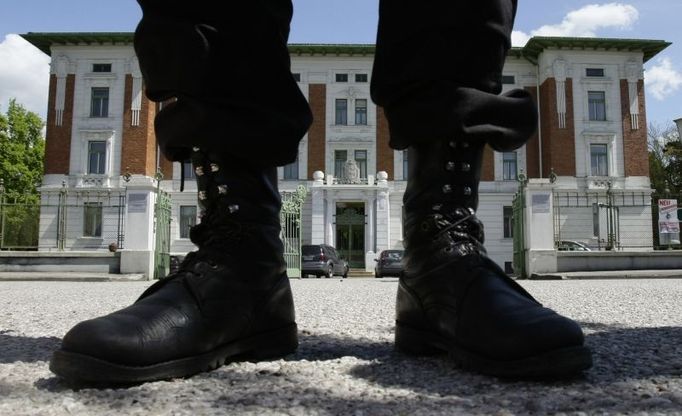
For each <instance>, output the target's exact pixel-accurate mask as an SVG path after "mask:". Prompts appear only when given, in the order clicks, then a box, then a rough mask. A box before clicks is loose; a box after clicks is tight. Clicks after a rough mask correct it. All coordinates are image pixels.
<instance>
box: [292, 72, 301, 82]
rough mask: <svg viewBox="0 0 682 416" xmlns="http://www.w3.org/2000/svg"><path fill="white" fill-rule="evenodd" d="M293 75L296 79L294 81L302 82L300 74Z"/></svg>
mask: <svg viewBox="0 0 682 416" xmlns="http://www.w3.org/2000/svg"><path fill="white" fill-rule="evenodd" d="M291 75H292V76H293V77H294V80H295V81H296V82H301V74H299V73H293V74H291Z"/></svg>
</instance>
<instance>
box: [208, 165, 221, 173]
mask: <svg viewBox="0 0 682 416" xmlns="http://www.w3.org/2000/svg"><path fill="white" fill-rule="evenodd" d="M210 166H211V172H218V171H219V170H220V166H218V164H217V163H211V165H210Z"/></svg>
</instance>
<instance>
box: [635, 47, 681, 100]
mask: <svg viewBox="0 0 682 416" xmlns="http://www.w3.org/2000/svg"><path fill="white" fill-rule="evenodd" d="M644 82H645V83H646V88H647V92H649V93H650V94H651V95H653V96H654V98H656V99H657V100H659V101H660V100H664V99H665V98H666V97H668V96H669V95H672V94H674V93H675V92H677V90H679V89H680V88H682V73H681V72H680V71H678V70H676V69H675V68H674V67H673V64H672V61H671V60H670V58H668V57H663V58H660V59H658V60H656V63H655V64H653V65H652V66H650V67H649V68H648V69H647V70H646V72H645V73H644Z"/></svg>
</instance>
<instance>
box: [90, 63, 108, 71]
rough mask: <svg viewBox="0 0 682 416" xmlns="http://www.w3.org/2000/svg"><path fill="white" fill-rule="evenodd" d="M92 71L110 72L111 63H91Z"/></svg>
mask: <svg viewBox="0 0 682 416" xmlns="http://www.w3.org/2000/svg"><path fill="white" fill-rule="evenodd" d="M92 72H111V64H92Z"/></svg>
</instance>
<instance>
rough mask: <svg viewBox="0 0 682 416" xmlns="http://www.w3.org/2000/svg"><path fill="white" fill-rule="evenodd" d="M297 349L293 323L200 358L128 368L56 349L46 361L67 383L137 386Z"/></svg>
mask: <svg viewBox="0 0 682 416" xmlns="http://www.w3.org/2000/svg"><path fill="white" fill-rule="evenodd" d="M297 347H298V330H297V327H296V324H293V325H291V326H288V327H286V328H281V329H278V330H276V331H270V332H266V333H261V334H257V335H254V336H252V337H249V338H245V339H240V340H237V341H234V342H232V343H230V344H226V345H223V346H221V347H219V348H216V349H214V350H212V351H209V352H206V353H203V354H200V355H195V356H191V357H185V358H180V359H176V360H171V361H165V362H161V363H156V364H152V365H148V366H128V365H123V364H118V363H112V362H109V361H105V360H102V359H99V358H95V357H92V356H89V355H84V354H78V353H73V352H69V351H63V350H57V351H55V352H54V354H53V356H52V360H51V361H50V370H51V371H52V372H53V373H55V374H56V375H58V376H60V377H62V378H64V379H66V380H67V381H71V382H80V383H86V384H98V385H114V384H139V383H142V382H147V381H154V380H166V379H171V378H182V377H188V376H191V375H194V374H197V373H201V372H206V371H211V370H215V369H216V368H218V367H220V366H222V365H223V364H225V363H227V362H234V361H249V360H254V361H260V360H267V359H273V358H280V357H282V356H285V355H287V354H290V353H292V352H294V351H296V348H297Z"/></svg>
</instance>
